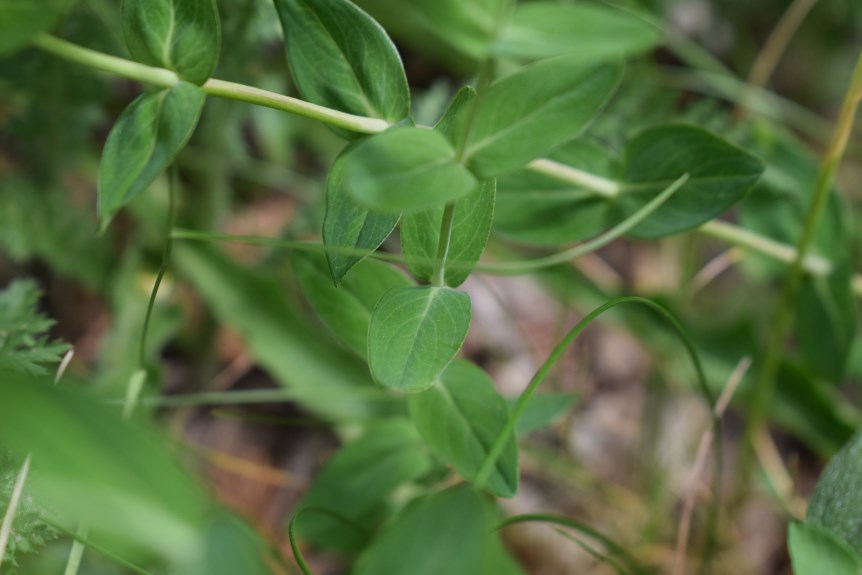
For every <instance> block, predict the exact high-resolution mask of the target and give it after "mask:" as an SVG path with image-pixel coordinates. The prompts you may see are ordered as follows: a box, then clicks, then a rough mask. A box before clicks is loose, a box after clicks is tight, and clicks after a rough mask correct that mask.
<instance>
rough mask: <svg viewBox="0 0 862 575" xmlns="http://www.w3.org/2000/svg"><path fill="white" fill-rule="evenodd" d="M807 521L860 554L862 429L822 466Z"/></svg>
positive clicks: (861, 532) (861, 543)
mask: <svg viewBox="0 0 862 575" xmlns="http://www.w3.org/2000/svg"><path fill="white" fill-rule="evenodd" d="M807 521H808V522H809V523H811V524H813V525H816V526H818V527H822V528H823V529H825V530H827V531H829V532H830V533H832V535H835V536H836V537H837V538H838V539H840V540H842V541H843V542H844V543H846V544H848V545H850V546H851V547H852V548H853V549H855V550H856V553H860V554H862V433H857V434H856V435H854V436H853V438H852V439H851V440H850V441H848V442H847V444H846V445H845V446H844V447H842V448H841V451H839V452H838V454H837V455H836V456H835V457H833V458H832V461H830V462H829V465H827V466H826V469H825V470H824V471H823V475H821V476H820V480H819V481H818V482H817V487H815V488H814V495H812V496H811V501H810V502H809V503H808V515H807Z"/></svg>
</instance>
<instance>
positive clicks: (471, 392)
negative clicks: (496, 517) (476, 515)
mask: <svg viewBox="0 0 862 575" xmlns="http://www.w3.org/2000/svg"><path fill="white" fill-rule="evenodd" d="M408 405H409V407H410V417H411V418H412V419H413V423H414V424H415V425H416V429H418V430H419V435H421V436H422V439H424V440H425V443H426V444H427V445H428V447H429V448H431V451H433V452H434V453H435V454H436V455H437V456H438V457H439V458H440V459H442V460H443V461H444V462H445V463H447V464H449V465H451V466H452V467H453V468H454V469H455V471H456V472H458V474H459V475H461V477H463V478H464V479H466V480H467V481H472V480H473V478H474V477H475V476H476V473H477V472H478V471H479V468H480V467H481V466H482V462H483V461H485V458H486V457H487V456H488V450H489V448H490V447H491V445H492V444H493V443H494V441H495V440H496V439H497V436H499V435H500V433H501V432H502V431H503V428H504V427H505V426H506V421H507V420H508V419H509V408H508V407H507V406H506V401H505V400H504V399H503V398H502V397H501V396H500V394H498V393H497V391H496V390H495V389H494V383H493V382H492V381H491V380H490V379H489V378H488V376H487V375H486V374H485V372H484V371H482V370H481V369H480V368H479V367H477V366H476V365H474V364H472V363H470V362H469V361H464V360H455V361H454V362H452V364H450V365H449V367H448V368H447V369H446V371H444V372H443V375H442V376H440V382H439V383H438V384H437V385H435V386H433V387H431V388H430V389H428V390H427V391H424V392H422V393H417V394H415V395H412V396H410V400H409V403H408ZM518 479H519V473H518V446H517V444H516V443H515V436H514V434H511V436H510V438H509V442H508V443H507V444H506V447H505V449H504V450H503V453H502V454H501V455H500V457H499V458H498V459H497V461H496V466H495V469H494V471H493V472H492V473H491V475H490V476H489V477H488V481H487V484H486V486H487V488H488V490H489V491H490V492H491V493H493V494H494V495H497V496H498V497H513V496H514V495H515V494H516V493H517V492H518Z"/></svg>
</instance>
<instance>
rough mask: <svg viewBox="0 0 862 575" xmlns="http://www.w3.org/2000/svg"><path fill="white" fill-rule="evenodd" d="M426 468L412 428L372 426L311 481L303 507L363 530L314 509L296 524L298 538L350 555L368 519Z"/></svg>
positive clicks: (362, 540) (392, 423)
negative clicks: (401, 487) (326, 511)
mask: <svg viewBox="0 0 862 575" xmlns="http://www.w3.org/2000/svg"><path fill="white" fill-rule="evenodd" d="M430 468H431V460H430V458H429V454H428V452H427V450H425V449H423V447H422V440H421V439H420V438H419V435H418V434H417V433H416V429H415V428H414V427H413V425H412V424H411V423H410V422H409V421H406V420H404V419H390V420H388V421H385V422H381V423H378V424H375V425H372V426H371V427H369V428H368V430H367V431H366V432H365V433H364V434H363V435H362V437H360V438H359V439H357V440H356V441H354V442H352V443H349V444H347V445H346V446H344V447H343V448H342V449H341V450H340V451H338V453H336V454H335V455H333V456H332V458H331V459H330V460H329V461H328V462H327V464H326V466H325V467H324V468H323V470H322V471H321V472H320V473H319V474H318V475H317V476H316V477H315V479H314V482H313V483H312V485H311V489H310V490H309V491H308V494H307V495H306V496H305V499H304V500H303V506H308V507H320V508H323V509H329V510H331V511H333V512H336V513H337V514H338V515H340V516H341V517H344V518H346V519H348V520H350V521H353V522H355V523H356V524H358V525H361V526H362V527H363V528H365V529H366V530H367V533H366V536H365V537H363V533H362V532H361V531H357V529H355V528H350V527H349V526H347V525H345V524H344V522H343V521H339V520H337V519H335V518H334V517H332V516H330V515H328V514H326V513H323V512H320V511H315V510H313V509H309V510H307V511H305V512H304V513H303V514H302V517H301V519H300V520H299V521H298V523H297V525H298V530H299V534H300V536H301V537H302V538H303V539H305V540H307V541H309V542H310V543H313V544H314V545H317V546H319V547H324V548H327V549H335V550H338V551H342V552H345V553H355V552H357V551H359V550H360V549H362V548H363V547H364V546H365V545H366V544H367V543H368V541H367V538H368V536H370V533H371V532H372V530H373V527H374V524H373V521H369V520H370V519H373V517H370V515H373V514H374V512H375V511H377V510H378V507H379V506H380V505H381V504H383V503H384V501H385V500H386V498H387V497H388V496H389V495H390V494H391V493H392V492H393V491H394V490H395V489H396V488H397V487H398V486H400V485H403V484H405V483H407V482H408V481H411V480H414V479H417V478H419V477H421V476H422V475H424V474H425V473H426V472H427V471H428V470H429V469H430Z"/></svg>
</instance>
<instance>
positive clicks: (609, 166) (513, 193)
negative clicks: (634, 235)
mask: <svg viewBox="0 0 862 575" xmlns="http://www.w3.org/2000/svg"><path fill="white" fill-rule="evenodd" d="M550 159H552V160H554V161H556V162H560V163H562V164H565V165H567V166H577V168H578V169H580V170H584V171H586V172H589V173H590V174H594V175H597V176H601V177H604V178H609V179H613V180H615V179H616V178H617V177H619V173H620V169H621V168H620V165H619V161H618V160H617V159H616V158H615V157H614V156H613V155H611V154H610V152H608V151H607V150H605V149H604V148H601V147H600V146H597V145H595V144H592V143H590V142H586V141H583V140H575V141H573V142H569V143H568V144H566V145H565V146H564V147H562V148H560V149H559V150H558V151H556V152H554V153H553V154H552V155H551V156H550ZM620 220H622V218H621V217H619V210H618V208H617V207H616V204H615V203H614V202H612V201H609V200H608V198H605V197H602V196H600V195H598V194H596V193H595V192H593V191H591V190H587V189H585V188H583V187H580V186H576V185H574V184H571V183H568V182H564V181H561V180H560V179H559V178H554V177H551V176H548V175H545V174H540V173H537V172H534V171H532V170H519V171H517V172H514V173H512V174H509V175H507V176H503V177H500V178H499V179H498V180H497V203H496V205H495V207H494V231H496V232H498V233H500V234H502V235H503V236H505V237H507V238H511V239H513V240H515V241H518V242H521V243H525V244H532V245H540V246H559V245H561V244H568V243H574V242H578V241H581V240H584V239H586V238H589V237H592V236H595V235H596V234H598V233H600V232H601V231H602V230H605V229H607V228H609V227H611V226H613V225H614V224H616V223H618V221H620Z"/></svg>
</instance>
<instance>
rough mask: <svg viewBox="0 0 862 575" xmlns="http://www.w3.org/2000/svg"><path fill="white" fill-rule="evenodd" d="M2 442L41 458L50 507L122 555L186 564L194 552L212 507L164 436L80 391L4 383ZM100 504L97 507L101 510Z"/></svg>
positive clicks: (40, 485) (37, 468) (43, 492)
mask: <svg viewBox="0 0 862 575" xmlns="http://www.w3.org/2000/svg"><path fill="white" fill-rule="evenodd" d="M0 437H3V443H4V445H6V446H7V447H9V448H10V449H11V450H12V451H13V453H17V454H20V455H22V456H23V454H26V453H32V455H33V465H32V471H31V473H32V476H33V477H34V478H38V480H36V481H32V482H30V484H29V488H30V489H31V492H32V494H33V496H34V497H35V498H37V499H38V500H39V502H40V503H41V505H43V506H44V507H45V508H47V509H50V510H51V512H52V513H53V514H54V515H55V516H56V517H58V520H59V521H60V523H61V525H64V526H66V527H68V528H72V529H74V526H75V525H77V524H79V523H81V524H84V525H87V527H88V528H89V537H90V538H91V539H92V540H93V541H95V542H97V543H98V544H100V545H101V546H103V547H105V548H107V549H109V550H111V551H113V552H114V553H117V554H119V555H121V556H128V555H133V556H137V557H149V558H152V557H154V556H155V557H160V558H161V559H166V560H169V561H171V562H179V561H182V560H184V559H185V558H187V557H189V555H190V554H193V553H195V551H196V549H197V546H198V545H199V543H200V536H199V532H200V530H201V529H202V528H203V527H204V526H205V522H206V513H207V509H208V505H209V502H208V501H207V500H206V497H205V496H204V494H203V491H202V490H201V489H200V486H198V485H197V483H196V482H194V481H192V479H191V478H190V477H189V476H188V475H187V474H186V473H185V472H184V471H183V469H182V468H181V467H180V466H179V465H178V464H177V462H176V461H175V460H174V458H173V456H172V454H171V453H170V451H169V449H168V447H167V444H166V441H165V440H164V438H163V437H161V436H160V435H157V434H155V433H153V432H151V431H150V430H148V429H145V428H142V427H139V426H137V425H135V424H133V423H130V422H126V421H122V420H121V419H120V415H119V410H117V409H112V408H109V407H108V406H106V405H104V404H102V403H97V402H96V401H94V400H93V399H90V398H88V397H85V396H83V395H81V394H80V392H77V391H73V389H72V385H62V386H53V385H52V384H51V381H50V380H49V379H45V380H34V379H30V378H23V377H18V378H16V377H12V376H8V375H5V376H3V377H0ZM94 502H95V503H98V504H94Z"/></svg>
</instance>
